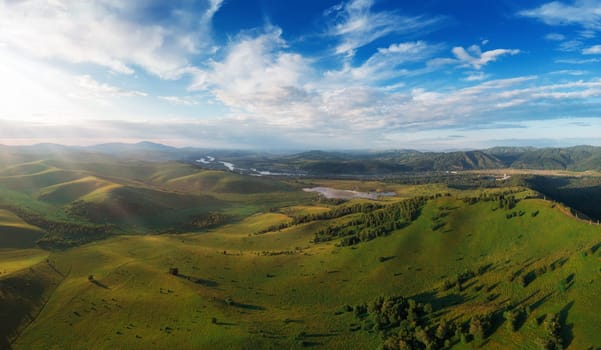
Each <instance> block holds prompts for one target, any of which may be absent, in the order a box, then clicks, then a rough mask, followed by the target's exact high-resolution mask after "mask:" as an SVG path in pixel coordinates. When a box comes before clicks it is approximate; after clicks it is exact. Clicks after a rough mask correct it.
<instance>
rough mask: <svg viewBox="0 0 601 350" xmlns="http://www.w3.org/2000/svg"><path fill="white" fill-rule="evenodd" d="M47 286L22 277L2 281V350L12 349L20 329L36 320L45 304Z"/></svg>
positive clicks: (0, 314) (0, 281) (0, 293)
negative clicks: (38, 311)
mask: <svg viewBox="0 0 601 350" xmlns="http://www.w3.org/2000/svg"><path fill="white" fill-rule="evenodd" d="M45 289H46V286H44V284H43V282H42V281H39V280H36V279H34V278H27V277H24V276H23V277H22V276H9V277H8V278H5V279H2V280H0V295H1V296H2V297H0V349H11V341H12V340H13V339H14V338H15V337H16V336H17V335H18V331H19V328H20V327H21V326H22V325H24V324H26V323H28V322H30V321H31V320H32V319H33V318H35V316H36V313H37V310H38V309H39V308H40V306H41V304H42V303H43V298H44V292H45Z"/></svg>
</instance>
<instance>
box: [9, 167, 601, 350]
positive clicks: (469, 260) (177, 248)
mask: <svg viewBox="0 0 601 350" xmlns="http://www.w3.org/2000/svg"><path fill="white" fill-rule="evenodd" d="M59 166H60V167H59ZM136 167H139V168H136ZM57 169H58V170H57ZM122 170H123V171H122ZM57 171H58V172H60V173H61V174H63V175H64V174H69V175H68V176H67V177H65V178H63V177H62V175H61V176H56V174H55V173H56V172H57ZM19 178H22V181H24V182H23V183H21V184H19V181H17V179H19ZM309 186H330V187H335V188H340V189H352V190H362V191H395V192H396V193H397V194H398V195H397V196H395V197H391V198H383V199H382V200H375V201H372V200H351V201H347V202H342V201H341V202H336V201H328V200H324V199H322V198H319V197H318V196H317V195H316V194H312V193H305V192H303V191H302V188H303V187H309ZM0 191H1V192H2V193H3V194H4V195H3V196H2V201H1V203H0V204H2V205H3V208H4V209H2V210H0V242H1V243H2V247H4V248H3V249H1V250H0V310H1V311H2V315H3V316H2V321H1V323H2V327H1V328H0V329H2V331H1V332H2V333H0V347H2V348H14V349H42V348H43V349H64V348H74V349H78V348H101V349H149V348H157V349H162V348H182V349H184V348H200V349H213V348H224V349H229V348H231V349H282V348H284V349H301V348H323V349H377V348H386V349H397V348H403V346H405V348H412V349H422V348H423V349H425V348H427V346H429V348H433V349H447V348H448V349H472V348H483V349H542V348H545V346H547V347H546V348H560V346H561V348H566V349H589V348H592V349H595V347H596V346H598V345H599V344H601V332H599V324H601V316H600V315H599V314H598V313H597V310H601V255H600V253H601V250H599V249H598V248H599V247H600V246H601V226H598V225H595V224H592V223H590V222H589V221H586V220H579V219H577V218H575V217H573V216H571V215H570V212H569V210H566V208H565V207H564V206H562V205H560V204H558V203H555V202H553V201H550V200H545V199H542V198H541V197H542V196H539V195H538V194H537V193H536V192H534V191H533V190H530V189H528V188H525V187H519V186H512V187H509V186H508V187H502V188H494V189H479V188H478V189H470V190H458V189H452V188H448V187H447V186H445V185H438V184H429V185H399V184H391V183H382V182H377V181H365V182H364V181H351V180H344V181H336V180H313V179H301V180H277V179H270V178H258V177H246V176H242V175H237V174H232V173H226V172H218V171H213V170H206V171H205V170H199V169H197V168H194V167H191V166H188V165H184V164H179V163H167V164H165V163H157V164H149V163H140V164H134V165H131V164H129V165H128V164H122V166H116V165H115V164H113V163H106V164H104V165H103V164H101V163H95V162H94V163H86V162H81V163H76V162H70V163H65V164H58V163H56V162H53V161H41V162H34V163H31V162H29V163H24V164H20V165H19V164H17V165H12V166H11V167H8V168H7V170H4V171H2V172H1V174H0ZM420 196H421V197H423V198H425V200H424V202H423V203H425V204H423V205H421V206H420V207H419V208H418V210H417V211H416V213H415V217H413V218H411V219H407V218H405V219H398V220H400V221H398V222H397V224H396V225H390V222H389V221H386V220H392V219H387V218H389V216H386V215H393V216H394V213H392V214H391V213H390V212H386V210H387V209H386V208H390V206H391V205H395V204H396V205H401V203H403V201H407V200H411V199H412V198H418V197H419V198H421V197H420ZM424 196H425V197H424ZM500 198H501V199H500ZM504 201H506V202H504ZM509 202H511V204H507V203H509ZM420 203H421V202H420ZM372 205H375V206H372ZM351 207H353V208H359V209H356V210H358V211H355V212H347V211H344V208H351ZM394 208H396V207H394ZM400 208H402V206H401V207H400ZM349 210H350V209H349ZM395 210H396V209H395ZM332 213H338V214H336V215H334V214H332ZM380 214H381V215H380ZM370 215H372V216H370ZM369 217H372V218H380V219H379V220H384V221H383V222H377V223H375V224H373V223H370V222H371V221H369V220H368V219H367V218H369ZM391 217H392V216H391ZM32 218H33V219H32ZM299 218H304V219H303V220H301V219H299ZM382 218H383V219H382ZM394 220H397V219H394ZM28 221H29V222H28ZM35 223H38V224H39V226H36V225H35ZM182 223H186V225H183V224H182ZM67 224H70V225H76V224H77V225H81V226H77V227H78V229H81V232H82V235H84V236H85V238H84V239H79V238H78V236H76V235H73V234H70V233H69V232H62V231H60V230H57V229H56V227H57V226H58V227H66V228H70V227H72V226H65V225H67ZM106 224H111V226H110V227H109V226H106V228H107V229H109V228H110V231H107V232H104V231H102V232H101V234H99V236H94V234H93V233H94V232H97V231H95V230H96V229H97V228H98V227H101V228H104V227H105V226H102V225H106ZM61 225H63V226H61ZM373 225H376V228H382V229H381V230H380V231H377V232H380V233H378V234H377V235H374V236H370V237H368V238H365V236H361V232H364V231H368V230H370V229H373V227H374V226H373ZM377 225H380V226H377ZM384 228H385V229H384ZM53 230H54V231H53ZM86 230H88V231H86ZM90 230H92V231H90ZM78 232H79V231H78ZM98 232H100V231H98ZM318 232H325V234H331V236H328V237H329V238H328V239H327V240H319V241H318V240H316V237H317V235H316V233H318ZM374 232H376V231H374ZM353 235H356V236H357V237H358V238H357V239H356V240H354V241H349V240H348V238H349V237H351V236H353ZM361 237H362V238H361ZM40 239H42V240H43V241H44V240H45V241H46V242H55V241H56V242H65V241H68V242H70V244H68V245H57V246H54V245H47V246H45V249H40V248H39V247H36V241H38V240H40ZM349 242H351V243H349ZM175 269H176V270H175ZM395 296H398V297H400V296H402V297H404V298H407V300H409V299H411V303H415V305H417V306H416V308H415V310H417V311H416V315H415V318H413V319H412V320H411V322H409V321H408V320H404V321H400V322H394V321H392V317H389V318H388V319H385V320H383V319H382V315H381V314H380V313H379V312H380V311H377V309H375V308H374V307H372V306H371V305H372V303H373V301H374V300H376V299H377V298H378V297H383V298H387V297H395ZM363 304H365V305H366V311H365V312H361V311H359V310H361V306H362V305H363ZM382 310H384V309H382ZM508 311H511V312H515V313H516V315H518V316H517V318H516V320H515V322H514V321H513V320H512V321H510V320H509V319H508V317H506V315H507V312H508ZM382 312H384V311H382ZM480 316H482V317H486V320H487V322H486V327H484V331H483V332H482V334H478V333H476V331H474V329H476V327H475V326H473V323H474V319H475V318H477V317H480ZM412 317H413V316H412ZM554 317H556V320H557V322H556V324H557V327H556V328H557V329H556V331H554V333H553V332H552V333H549V327H550V326H549V324H551V320H554ZM410 318H411V317H410ZM442 322H447V323H449V324H452V325H453V326H452V327H451V328H452V332H451V331H449V332H447V333H449V334H446V335H445V337H444V338H443V337H441V338H436V337H437V336H435V335H434V334H435V333H436V330H437V329H438V327H440V324H441V323H442ZM510 323H511V324H510ZM553 324H555V323H553ZM407 329H409V330H410V331H407ZM404 330H405V331H404ZM407 332H409V333H407ZM412 332H413V333H412ZM451 333H452V334H451ZM437 334H438V333H437ZM403 337H405V338H403ZM407 337H409V338H411V339H412V340H411V342H412V343H410V344H409V345H407V344H408V343H407V342H401V340H402V339H409V338H407ZM551 338H552V339H555V343H552V345H549V344H548V342H549V341H550V339H551ZM403 341H404V340H403ZM427 342H429V345H426V343H427ZM407 346H411V347H407Z"/></svg>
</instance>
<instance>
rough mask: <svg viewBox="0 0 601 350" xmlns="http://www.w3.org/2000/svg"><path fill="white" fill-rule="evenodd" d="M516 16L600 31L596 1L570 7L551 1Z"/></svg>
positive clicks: (581, 0)
mask: <svg viewBox="0 0 601 350" xmlns="http://www.w3.org/2000/svg"><path fill="white" fill-rule="evenodd" d="M518 14H519V15H521V16H524V17H531V18H536V19H538V20H540V21H542V22H544V23H546V24H548V25H570V24H577V25H581V26H583V27H584V28H587V29H594V30H599V29H601V3H600V2H599V1H597V0H578V1H574V2H573V4H571V5H570V4H566V3H563V2H560V1H552V2H549V3H546V4H543V5H541V6H540V7H537V8H534V9H530V10H524V11H520V12H519V13H518Z"/></svg>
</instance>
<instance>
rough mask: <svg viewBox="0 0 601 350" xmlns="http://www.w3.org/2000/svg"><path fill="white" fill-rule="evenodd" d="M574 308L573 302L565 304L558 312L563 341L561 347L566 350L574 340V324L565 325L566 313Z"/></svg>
mask: <svg viewBox="0 0 601 350" xmlns="http://www.w3.org/2000/svg"><path fill="white" fill-rule="evenodd" d="M573 306H574V301H571V302H569V303H567V304H566V305H565V306H564V307H563V308H562V309H561V311H559V323H560V324H561V339H562V340H563V345H564V346H565V347H566V348H568V347H569V346H570V344H572V340H574V324H573V323H570V324H567V323H566V321H567V319H568V312H570V309H571V308H572V307H573Z"/></svg>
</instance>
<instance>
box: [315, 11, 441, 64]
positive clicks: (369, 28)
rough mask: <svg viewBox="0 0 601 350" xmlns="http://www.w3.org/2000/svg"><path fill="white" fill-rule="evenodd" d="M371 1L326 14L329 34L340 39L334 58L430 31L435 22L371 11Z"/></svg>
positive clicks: (432, 19) (388, 12)
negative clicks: (399, 36) (383, 40)
mask: <svg viewBox="0 0 601 350" xmlns="http://www.w3.org/2000/svg"><path fill="white" fill-rule="evenodd" d="M373 4H374V0H351V1H349V2H348V3H346V4H339V5H337V6H335V7H333V8H331V9H329V10H328V11H326V15H327V16H331V17H334V23H333V24H332V25H331V27H330V29H329V31H328V34H329V35H331V36H334V37H338V38H340V43H339V44H338V45H337V46H336V49H335V52H336V54H346V55H351V56H352V55H354V53H355V50H357V49H358V48H360V47H363V46H365V45H367V44H369V43H371V42H373V41H375V40H377V39H380V38H382V37H385V36H388V35H390V34H410V33H415V32H418V31H423V30H424V29H426V28H428V27H431V26H432V25H434V24H435V23H437V22H439V19H438V18H426V17H423V16H415V17H408V16H401V15H399V14H397V13H395V12H391V11H381V12H374V11H372V6H373Z"/></svg>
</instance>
